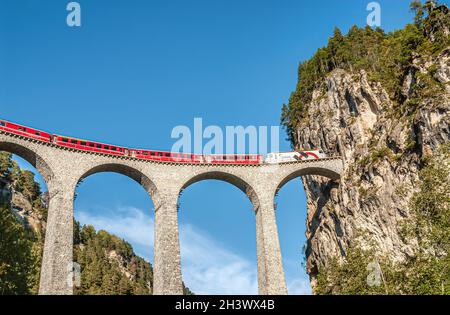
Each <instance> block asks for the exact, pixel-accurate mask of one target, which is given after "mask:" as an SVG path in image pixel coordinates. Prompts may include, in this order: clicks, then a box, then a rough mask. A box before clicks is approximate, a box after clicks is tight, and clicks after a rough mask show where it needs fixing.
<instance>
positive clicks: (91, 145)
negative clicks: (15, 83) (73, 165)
mask: <svg viewBox="0 0 450 315" xmlns="http://www.w3.org/2000/svg"><path fill="white" fill-rule="evenodd" d="M0 130H4V131H7V132H10V133H14V134H16V135H20V136H23V137H27V138H31V139H35V140H38V141H42V142H47V143H53V144H55V145H58V146H61V147H66V148H72V149H75V150H82V151H89V152H95V153H98V154H108V155H115V156H125V157H132V158H136V159H141V160H151V161H159V162H172V163H191V164H192V163H193V164H204V163H205V164H238V165H258V164H262V163H266V164H277V163H288V162H299V161H304V160H317V159H322V158H327V155H326V154H325V153H324V152H322V151H321V150H319V149H316V150H311V151H299V152H286V153H269V154H267V155H266V156H265V157H264V156H262V155H259V154H223V155H222V154H221V155H218V154H213V155H201V154H192V153H177V152H164V151H153V150H143V149H132V148H125V147H120V146H117V145H112V144H105V143H100V142H94V141H89V140H81V139H76V138H71V137H66V136H60V135H53V134H49V133H47V132H45V131H42V130H37V129H33V128H29V127H25V126H22V125H18V124H14V123H11V122H9V121H6V120H1V119H0Z"/></svg>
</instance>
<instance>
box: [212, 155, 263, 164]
mask: <svg viewBox="0 0 450 315" xmlns="http://www.w3.org/2000/svg"><path fill="white" fill-rule="evenodd" d="M203 157H204V159H205V163H208V164H240V165H255V164H260V163H261V155H257V154H220V155H219V154H213V155H205V156H203Z"/></svg>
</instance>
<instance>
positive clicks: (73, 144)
mask: <svg viewBox="0 0 450 315" xmlns="http://www.w3.org/2000/svg"><path fill="white" fill-rule="evenodd" d="M53 143H55V144H57V145H60V146H63V147H67V148H72V149H78V150H83V151H90V152H96V153H102V154H112V155H119V156H128V155H129V149H127V148H124V147H120V146H116V145H111V144H105V143H100V142H94V141H89V140H81V139H76V138H71V137H66V136H60V135H54V136H53Z"/></svg>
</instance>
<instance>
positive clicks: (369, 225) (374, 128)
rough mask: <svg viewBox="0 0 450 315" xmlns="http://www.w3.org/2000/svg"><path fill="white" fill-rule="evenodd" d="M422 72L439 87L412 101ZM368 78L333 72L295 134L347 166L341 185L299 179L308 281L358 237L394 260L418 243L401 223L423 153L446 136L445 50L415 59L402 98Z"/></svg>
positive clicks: (297, 140) (449, 80) (448, 87)
mask: <svg viewBox="0 0 450 315" xmlns="http://www.w3.org/2000/svg"><path fill="white" fill-rule="evenodd" d="M426 75H430V76H432V78H433V80H435V81H436V83H437V84H439V85H440V86H441V87H443V89H442V91H441V92H439V93H429V95H425V96H424V97H422V98H420V99H419V100H417V98H416V97H413V91H414V89H416V88H417V86H420V85H425V86H426V85H427V84H428V82H427V81H425V77H426ZM368 77H369V75H368V74H367V73H366V72H365V71H364V70H361V71H358V72H351V71H345V70H341V69H335V70H333V71H332V72H331V73H330V74H328V75H327V76H326V78H325V80H324V81H323V82H321V83H320V84H319V85H318V87H317V88H316V89H315V90H314V92H313V95H312V101H311V102H310V103H309V104H308V106H307V114H306V115H305V117H304V118H303V119H302V120H301V122H300V123H299V125H298V126H297V128H296V134H295V135H294V139H293V140H294V145H295V146H296V147H297V148H316V147H319V148H322V149H323V150H324V151H325V152H327V153H328V154H330V155H338V156H342V158H343V161H344V164H345V171H344V173H343V175H342V179H341V180H340V182H339V183H330V182H329V181H328V180H327V179H324V178H320V177H315V176H307V177H305V178H303V183H304V186H305V190H306V194H307V198H308V204H307V207H308V219H307V238H308V246H307V251H306V256H307V269H308V272H309V274H310V276H311V280H312V284H313V286H314V281H315V276H316V275H317V272H318V267H319V266H321V265H325V266H326V265H327V263H328V262H329V261H330V260H331V258H332V257H335V256H338V257H341V258H344V257H345V252H346V248H347V247H348V246H349V244H350V243H351V242H353V241H354V240H355V239H357V238H358V239H359V241H360V243H361V244H362V245H363V246H369V243H372V242H375V244H376V245H377V247H378V250H379V251H380V252H382V253H384V254H386V255H389V257H390V258H391V259H392V260H393V261H398V260H400V261H401V260H403V259H404V258H405V257H407V256H408V255H410V254H411V253H412V250H413V248H414V246H415V245H414V244H411V243H410V244H406V243H404V241H403V239H402V237H401V233H400V229H401V221H402V220H403V219H404V218H406V217H408V215H409V211H408V203H409V199H410V197H411V196H412V194H413V192H414V191H415V190H416V188H417V183H418V174H419V171H420V169H421V168H422V167H423V159H424V158H425V157H426V156H427V155H430V154H433V152H435V151H436V149H437V148H438V147H439V146H440V145H441V144H443V143H446V142H448V141H449V137H450V127H449V122H450V118H449V111H450V49H449V48H447V49H444V50H443V51H442V52H441V53H440V54H439V55H437V56H435V57H428V58H421V57H420V56H419V55H416V56H415V57H414V59H413V62H412V66H411V67H410V68H409V69H408V71H407V72H406V75H405V76H404V81H403V83H402V89H401V95H400V98H401V99H402V102H401V103H400V104H399V103H398V102H394V101H393V100H392V98H391V97H390V96H389V95H388V93H387V92H386V89H385V88H384V87H383V85H382V84H381V83H379V82H376V81H373V80H369V78H368ZM413 104H414V106H413ZM363 234H364V236H361V235H363Z"/></svg>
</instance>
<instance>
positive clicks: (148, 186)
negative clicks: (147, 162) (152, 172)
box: [77, 163, 160, 208]
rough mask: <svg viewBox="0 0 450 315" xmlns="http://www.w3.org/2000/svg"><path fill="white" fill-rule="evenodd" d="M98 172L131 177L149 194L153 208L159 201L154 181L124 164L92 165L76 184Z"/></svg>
mask: <svg viewBox="0 0 450 315" xmlns="http://www.w3.org/2000/svg"><path fill="white" fill-rule="evenodd" d="M98 173H116V174H121V175H124V176H126V177H128V178H131V179H132V180H134V181H135V182H137V183H138V184H139V185H140V186H142V187H143V188H144V189H145V191H146V192H147V193H148V194H149V196H150V198H151V199H152V202H153V205H154V206H155V208H156V207H157V205H158V204H159V203H160V199H159V194H158V189H157V188H156V185H155V183H154V182H153V181H152V180H151V179H150V178H149V177H148V176H147V175H145V174H144V173H143V172H141V171H139V170H137V169H136V168H133V167H131V166H128V165H124V164H118V163H106V164H100V165H97V166H94V167H93V168H91V169H89V170H88V171H86V172H85V173H84V174H83V175H82V176H81V177H80V178H79V180H78V181H77V184H78V183H80V182H81V181H82V180H84V179H86V178H88V177H89V176H92V175H95V174H98Z"/></svg>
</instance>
